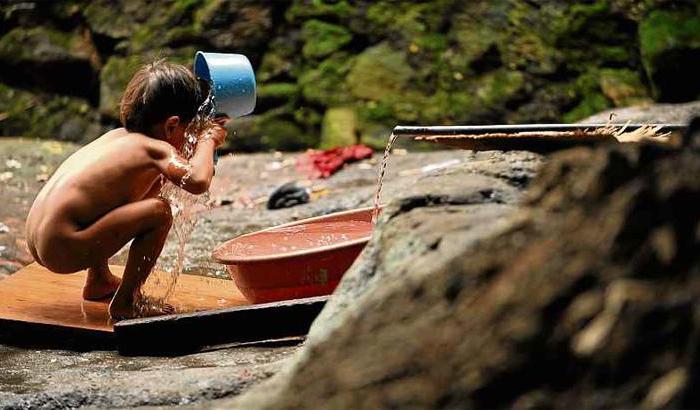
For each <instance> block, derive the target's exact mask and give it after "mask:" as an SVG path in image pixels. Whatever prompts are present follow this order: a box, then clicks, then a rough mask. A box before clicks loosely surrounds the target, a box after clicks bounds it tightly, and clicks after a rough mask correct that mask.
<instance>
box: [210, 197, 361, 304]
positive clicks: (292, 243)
mask: <svg viewBox="0 0 700 410" xmlns="http://www.w3.org/2000/svg"><path fill="white" fill-rule="evenodd" d="M371 236H372V208H362V209H355V210H351V211H345V212H338V213H334V214H330V215H324V216H319V217H316V218H309V219H304V220H301V221H297V222H292V223H289V224H285V225H280V226H276V227H273V228H268V229H264V230H262V231H258V232H253V233H249V234H246V235H242V236H239V237H237V238H234V239H231V240H230V241H227V242H225V243H223V244H221V245H219V246H218V247H217V248H216V249H214V252H213V254H212V256H213V257H214V259H216V260H217V261H218V262H220V263H222V264H224V265H226V268H227V269H228V272H229V275H230V276H231V278H232V279H233V280H234V281H235V282H236V285H237V286H238V288H239V289H240V290H241V292H242V293H243V295H245V296H246V297H247V298H248V299H249V300H250V301H251V302H253V303H264V302H272V301H277V300H285V299H297V298H305V297H311V296H320V295H328V294H331V293H333V290H334V289H335V287H336V286H337V285H338V282H339V281H340V279H341V277H342V276H343V274H344V273H345V271H347V270H348V268H349V267H350V265H352V263H353V262H354V261H355V259H356V258H357V256H358V255H359V254H360V252H361V251H362V249H363V248H364V247H365V245H366V244H367V241H369V239H370V237H371Z"/></svg>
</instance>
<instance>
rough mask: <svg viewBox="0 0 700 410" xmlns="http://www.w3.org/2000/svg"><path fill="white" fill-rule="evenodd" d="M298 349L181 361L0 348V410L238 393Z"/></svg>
mask: <svg viewBox="0 0 700 410" xmlns="http://www.w3.org/2000/svg"><path fill="white" fill-rule="evenodd" d="M296 349H297V347H295V346H280V347H237V348H229V349H221V350H215V351H210V352H203V353H197V354H192V355H188V356H181V357H163V358H158V357H122V356H119V355H118V354H117V353H115V352H111V351H93V352H82V353H80V352H74V351H68V350H46V349H38V350H37V349H23V348H17V347H9V346H3V345H0V367H1V368H2V369H3V371H2V373H1V374H0V408H3V409H28V408H31V409H53V408H57V407H59V408H78V407H81V408H82V407H92V408H132V407H136V406H145V405H171V406H172V405H183V404H188V403H193V402H197V401H202V400H212V399H216V398H221V397H226V396H231V395H236V394H239V393H240V392H241V391H243V390H245V389H247V388H248V387H250V386H251V385H253V384H256V383H258V382H260V381H261V380H263V379H266V378H268V377H270V376H271V375H272V374H273V373H275V372H276V371H277V370H278V369H279V367H280V365H281V363H282V362H283V361H284V359H286V358H287V357H288V356H289V355H290V354H292V353H293V352H294V351H295V350H296Z"/></svg>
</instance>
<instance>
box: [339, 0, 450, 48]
mask: <svg viewBox="0 0 700 410" xmlns="http://www.w3.org/2000/svg"><path fill="white" fill-rule="evenodd" d="M453 4H454V1H452V0H433V1H430V2H416V1H396V2H389V1H375V2H368V4H367V5H366V11H365V13H364V16H363V18H356V19H354V20H352V21H351V22H350V25H351V28H352V29H353V30H354V31H357V32H359V33H364V34H365V35H367V36H369V37H370V38H372V39H386V38H392V39H396V40H399V41H398V43H397V44H395V45H396V46H397V47H401V46H408V45H409V44H410V43H412V42H413V41H414V40H415V39H416V38H418V37H420V36H422V35H425V34H427V33H439V32H440V31H441V28H442V27H443V26H444V24H445V22H446V21H447V20H448V18H449V13H450V11H451V9H452V5H453Z"/></svg>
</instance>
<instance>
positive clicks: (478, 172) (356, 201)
mask: <svg viewBox="0 0 700 410" xmlns="http://www.w3.org/2000/svg"><path fill="white" fill-rule="evenodd" d="M76 148H77V147H75V146H73V145H66V144H59V143H55V142H41V141H32V140H16V139H0V179H2V181H1V182H0V193H1V194H2V198H3V206H2V207H0V223H1V224H2V225H0V277H2V276H6V275H9V274H11V273H12V272H14V271H16V270H17V269H19V268H21V267H22V266H24V265H26V264H28V263H30V262H31V257H30V256H29V254H28V253H27V251H26V248H25V247H26V243H25V242H24V234H23V224H24V217H25V216H26V213H27V211H28V209H29V206H30V205H31V201H32V200H33V198H34V196H35V195H36V193H37V192H38V190H39V189H40V187H41V185H42V183H43V181H45V179H46V178H47V177H48V175H49V174H50V173H51V172H53V170H54V169H55V167H56V166H57V165H58V164H59V163H60V162H61V161H62V160H63V159H64V158H65V157H66V156H67V155H69V154H70V153H71V152H73V151H74V150H75V149H76ZM299 155H300V154H282V153H265V154H248V155H233V156H223V157H222V158H221V159H220V162H219V165H218V167H217V175H216V177H215V179H214V182H213V184H212V187H211V202H212V208H211V209H209V210H206V211H204V212H202V214H201V216H200V220H199V222H198V224H197V226H196V228H195V230H194V232H193V234H192V238H191V239H190V241H189V242H188V244H187V247H186V255H187V256H186V260H185V267H184V270H185V273H189V274H202V275H208V276H218V277H226V274H225V270H224V269H223V267H222V266H220V265H218V264H216V263H215V262H213V261H212V260H211V259H210V256H209V255H210V253H211V250H212V249H213V248H214V247H215V246H216V245H217V244H219V243H221V242H222V241H225V240H227V239H230V238H232V237H235V236H237V235H240V234H243V233H247V232H251V231H254V230H257V229H261V228H266V227H269V226H273V225H277V224H281V223H286V222H290V221H294V220H298V219H302V218H307V217H312V216H317V215H322V214H327V213H330V212H335V211H341V210H345V209H351V208H356V207H362V206H370V205H371V204H372V201H373V197H374V190H375V184H376V170H377V166H378V161H379V160H380V159H381V155H380V154H375V156H374V158H372V159H370V160H365V161H361V162H358V163H355V164H352V165H348V166H346V167H345V168H344V169H343V170H342V171H341V172H339V173H337V174H335V175H334V176H332V177H331V178H329V179H326V180H315V181H308V180H307V179H306V178H305V177H304V175H303V174H300V173H299V172H298V171H297V170H296V167H295V163H296V159H297V157H298V156H299ZM539 162H540V157H539V156H537V155H534V154H530V153H524V152H513V153H503V152H481V153H474V152H470V151H436V152H408V153H407V152H406V151H405V150H404V149H401V148H399V149H397V150H396V151H395V153H394V155H392V157H391V158H390V165H389V170H388V173H387V176H386V179H385V184H384V191H383V194H382V198H383V202H388V201H390V200H392V199H395V198H409V197H414V198H415V197H417V196H416V195H418V194H421V193H422V194H426V193H428V194H429V193H430V192H437V195H438V196H439V195H441V194H440V192H442V190H445V189H448V188H449V189H448V190H449V191H450V192H451V193H449V195H448V196H449V197H452V196H455V194H454V193H455V192H456V193H458V192H459V191H460V189H462V188H463V190H464V192H477V193H478V192H482V194H483V195H488V193H489V192H493V189H492V188H493V187H494V186H498V187H501V188H498V189H497V191H498V192H507V193H508V195H506V196H505V197H504V199H503V201H496V200H494V201H487V202H489V203H492V204H490V205H479V207H481V208H483V207H487V208H489V209H481V208H479V209H476V208H475V210H478V211H479V212H481V213H482V214H483V215H484V217H485V218H492V219H499V218H500V217H501V216H503V215H505V214H506V213H508V212H510V210H512V209H513V208H514V206H513V205H516V204H517V203H518V202H519V197H520V193H521V192H522V190H523V188H524V185H525V184H526V182H527V181H528V180H529V179H530V178H531V177H532V176H533V175H534V170H535V169H536V167H537V166H538V165H539ZM289 181H299V183H300V184H303V185H306V186H308V187H309V188H310V189H311V190H312V201H311V202H310V203H309V204H306V205H301V206H297V207H293V208H288V209H282V210H276V211H269V210H267V209H266V207H265V203H266V200H267V197H268V195H269V194H270V193H271V192H272V191H273V190H274V189H275V188H277V187H278V186H280V185H282V184H283V183H286V182H289ZM441 181H443V182H444V183H443V182H441ZM460 187H462V188H460ZM445 195H447V194H445ZM469 195H471V194H469ZM469 195H467V196H468V197H465V200H468V199H469V198H470V197H469ZM418 196H420V195H418ZM423 196H424V197H425V195H423ZM458 196H459V195H457V197H458ZM428 197H429V195H428ZM435 199H436V200H439V198H435ZM468 202H469V201H467V203H468ZM498 202H501V203H498ZM407 206H410V203H407ZM477 208H478V207H477ZM447 211H449V209H448V210H447ZM445 229H448V230H449V229H452V228H450V226H445ZM173 236H174V235H173ZM175 249H176V241H175V240H174V238H170V239H169V241H168V244H166V248H165V250H164V252H163V255H162V256H161V260H160V262H159V264H160V266H161V267H167V266H170V265H172V263H173V261H174V258H175ZM125 254H126V253H125V252H124V251H123V252H121V253H120V254H118V255H117V256H116V257H115V258H114V259H113V260H112V262H113V263H123V261H124V257H125ZM0 280H1V279H0ZM297 348H298V347H297V346H289V345H286V346H266V347H261V346H258V347H245V348H241V347H237V348H228V349H220V350H217V351H211V352H206V353H199V354H194V355H189V356H183V357H177V358H129V357H121V356H119V355H117V354H116V353H115V352H112V351H94V352H85V353H80V352H73V351H65V350H55V349H54V350H45V349H43V350H37V349H31V348H22V347H15V346H13V347H11V346H4V345H0V408H24V407H44V408H53V407H79V406H96V407H131V406H137V405H176V404H186V403H190V402H202V401H206V400H210V399H215V398H220V397H227V396H233V395H236V394H238V393H239V392H241V391H242V390H244V389H246V388H247V387H248V386H250V385H252V384H254V383H256V382H257V381H259V380H262V379H265V378H267V377H269V376H270V375H272V374H273V373H274V372H275V371H276V370H277V369H279V368H280V366H281V363H282V362H284V361H285V360H286V359H287V358H288V357H289V356H290V355H292V354H293V353H294V352H295V350H296V349H297Z"/></svg>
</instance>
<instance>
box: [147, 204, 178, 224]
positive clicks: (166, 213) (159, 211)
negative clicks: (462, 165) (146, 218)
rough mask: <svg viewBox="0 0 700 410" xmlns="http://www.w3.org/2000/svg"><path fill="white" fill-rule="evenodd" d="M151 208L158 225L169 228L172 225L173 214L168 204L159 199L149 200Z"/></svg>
mask: <svg viewBox="0 0 700 410" xmlns="http://www.w3.org/2000/svg"><path fill="white" fill-rule="evenodd" d="M148 201H151V202H152V203H151V206H152V207H153V216H154V217H155V218H156V219H157V220H158V222H159V225H161V226H163V227H166V226H167V228H170V225H172V223H173V212H172V209H171V208H170V204H169V203H168V202H167V201H165V200H164V199H161V198H150V199H148Z"/></svg>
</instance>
